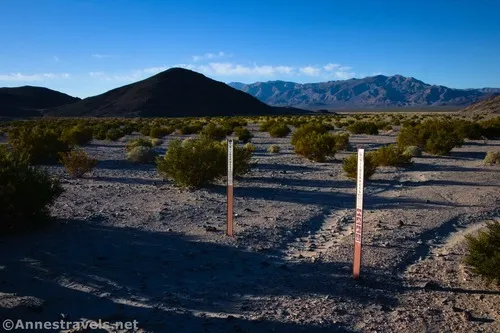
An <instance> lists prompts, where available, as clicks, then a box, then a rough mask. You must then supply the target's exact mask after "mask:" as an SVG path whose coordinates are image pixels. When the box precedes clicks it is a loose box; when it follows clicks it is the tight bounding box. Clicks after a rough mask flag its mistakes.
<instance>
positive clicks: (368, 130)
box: [347, 121, 378, 135]
mask: <svg viewBox="0 0 500 333" xmlns="http://www.w3.org/2000/svg"><path fill="white" fill-rule="evenodd" d="M347 130H348V131H349V132H351V133H353V134H370V135H377V134H378V127H377V124H375V123H373V122H368V121H356V122H354V123H352V124H351V125H349V126H347Z"/></svg>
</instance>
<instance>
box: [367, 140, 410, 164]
mask: <svg viewBox="0 0 500 333" xmlns="http://www.w3.org/2000/svg"><path fill="white" fill-rule="evenodd" d="M373 154H374V155H373V156H374V158H375V163H376V165H377V166H395V167H407V166H410V165H411V164H412V162H411V156H409V155H405V154H404V153H403V151H402V150H401V149H399V148H398V147H397V146H395V145H388V146H384V147H380V148H379V149H377V150H376V151H375V152H374V153H373Z"/></svg>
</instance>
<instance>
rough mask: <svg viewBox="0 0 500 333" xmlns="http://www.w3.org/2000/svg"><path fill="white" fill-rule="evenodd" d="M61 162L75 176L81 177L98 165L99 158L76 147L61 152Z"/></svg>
mask: <svg viewBox="0 0 500 333" xmlns="http://www.w3.org/2000/svg"><path fill="white" fill-rule="evenodd" d="M60 158H61V163H62V165H63V166H64V168H65V169H66V170H67V171H68V173H69V174H70V175H71V176H72V177H74V178H81V177H83V175H84V174H86V173H88V172H91V171H92V170H93V169H94V168H95V166H96V165H97V160H96V159H94V158H91V157H89V156H88V154H87V153H86V152H85V150H83V149H80V148H74V149H72V150H71V151H69V152H67V153H60Z"/></svg>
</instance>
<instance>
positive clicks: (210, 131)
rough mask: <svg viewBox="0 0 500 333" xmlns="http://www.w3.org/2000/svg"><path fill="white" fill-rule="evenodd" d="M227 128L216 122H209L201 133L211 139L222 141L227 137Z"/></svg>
mask: <svg viewBox="0 0 500 333" xmlns="http://www.w3.org/2000/svg"><path fill="white" fill-rule="evenodd" d="M226 133H227V132H226V130H225V129H224V128H223V127H220V126H217V125H215V124H214V123H209V124H208V125H207V126H205V128H203V130H202V131H201V132H200V135H201V136H203V137H205V138H207V139H209V140H217V141H221V140H223V139H225V138H226V135H227V134H226Z"/></svg>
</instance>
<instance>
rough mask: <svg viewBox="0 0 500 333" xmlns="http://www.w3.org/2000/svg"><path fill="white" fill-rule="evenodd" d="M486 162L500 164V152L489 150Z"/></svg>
mask: <svg viewBox="0 0 500 333" xmlns="http://www.w3.org/2000/svg"><path fill="white" fill-rule="evenodd" d="M484 164H487V165H493V164H500V152H494V151H489V152H487V153H486V157H485V158H484Z"/></svg>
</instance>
